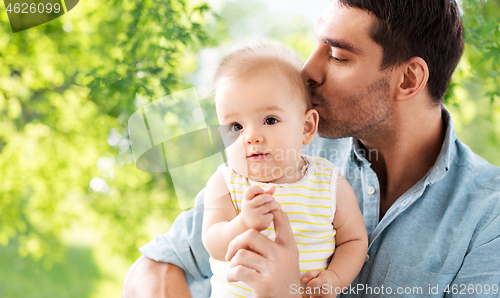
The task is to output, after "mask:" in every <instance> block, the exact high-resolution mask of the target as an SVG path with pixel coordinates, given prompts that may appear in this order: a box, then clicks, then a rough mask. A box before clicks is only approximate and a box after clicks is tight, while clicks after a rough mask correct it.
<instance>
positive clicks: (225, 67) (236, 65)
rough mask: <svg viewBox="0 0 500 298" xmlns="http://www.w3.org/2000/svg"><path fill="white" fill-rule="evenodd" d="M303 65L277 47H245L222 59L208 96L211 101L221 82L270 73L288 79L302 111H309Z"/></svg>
mask: <svg viewBox="0 0 500 298" xmlns="http://www.w3.org/2000/svg"><path fill="white" fill-rule="evenodd" d="M302 66H303V61H302V59H301V58H300V56H299V54H297V53H296V52H294V51H292V50H291V49H289V48H287V47H286V46H284V45H281V44H278V43H274V42H273V43H264V44H263V43H261V44H253V45H247V46H244V47H241V48H238V49H236V50H233V51H232V52H230V53H229V54H228V55H226V56H225V57H224V58H223V59H222V61H221V63H220V64H219V66H218V67H217V70H216V72H215V75H214V79H213V84H212V90H211V94H212V96H213V97H214V98H215V96H216V93H217V88H218V86H219V84H220V82H221V80H222V79H224V78H231V79H234V78H245V77H248V76H252V75H255V74H256V73H258V72H261V71H264V70H267V71H269V70H274V71H276V72H278V73H279V74H281V75H283V76H284V77H285V78H286V79H288V82H284V83H288V84H289V85H290V87H291V88H295V89H296V90H297V91H298V96H299V98H300V99H302V100H303V101H304V105H305V107H306V111H308V110H310V109H311V108H312V106H311V102H310V92H309V88H308V87H307V84H306V82H305V81H304V79H303V78H302V76H301V74H300V71H301V69H302Z"/></svg>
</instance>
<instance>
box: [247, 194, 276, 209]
mask: <svg viewBox="0 0 500 298" xmlns="http://www.w3.org/2000/svg"><path fill="white" fill-rule="evenodd" d="M272 201H275V199H274V197H273V196H272V195H266V194H261V195H257V196H255V198H253V199H252V200H251V201H250V202H249V203H250V204H251V205H252V206H254V207H255V208H257V207H260V206H262V205H264V204H267V203H269V202H272Z"/></svg>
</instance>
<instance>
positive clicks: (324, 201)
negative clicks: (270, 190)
mask: <svg viewBox="0 0 500 298" xmlns="http://www.w3.org/2000/svg"><path fill="white" fill-rule="evenodd" d="M302 157H303V158H304V160H305V161H306V164H307V169H306V171H305V174H304V176H303V177H302V178H301V179H300V180H299V181H297V182H294V183H284V184H274V183H264V182H258V181H254V180H251V179H248V178H246V177H243V176H241V175H239V174H238V173H236V172H235V171H234V170H233V169H232V168H231V167H228V166H227V165H226V164H222V165H220V166H219V167H218V168H217V171H219V172H220V173H221V174H222V176H223V177H224V181H225V183H226V187H227V189H228V191H229V192H230V194H231V200H232V202H233V204H234V207H235V208H236V211H237V213H238V214H239V212H240V211H241V203H242V200H243V192H244V191H245V189H246V188H247V187H248V186H250V185H257V186H259V187H262V188H266V187H268V186H270V185H275V186H276V192H275V193H274V195H273V197H274V198H275V199H276V200H277V201H278V202H279V203H280V204H281V208H282V210H283V211H284V212H286V214H287V215H288V219H289V220H290V225H291V228H292V232H293V235H294V238H295V242H296V243H297V247H298V249H299V253H300V256H299V266H300V276H301V278H302V277H304V275H305V274H306V272H307V271H310V270H315V269H326V268H327V267H328V264H329V262H330V258H331V256H332V255H333V252H334V251H335V229H334V228H333V217H334V215H335V208H336V202H337V200H336V195H337V178H338V175H339V172H340V168H338V167H336V166H334V165H333V164H332V163H330V162H329V161H328V160H326V159H323V158H319V157H309V156H305V155H302ZM261 233H262V234H264V235H266V236H267V237H269V238H270V239H272V240H274V239H275V233H274V226H273V223H272V222H271V224H270V225H269V227H268V228H267V229H266V230H264V231H262V232H261ZM210 267H211V269H212V273H213V276H212V279H211V284H212V295H211V297H213V298H219V297H225V298H229V297H252V289H251V288H250V287H249V286H248V285H246V284H245V283H243V282H236V283H230V282H227V281H226V273H227V272H228V270H229V262H222V261H219V260H215V259H212V258H210ZM301 286H304V285H301Z"/></svg>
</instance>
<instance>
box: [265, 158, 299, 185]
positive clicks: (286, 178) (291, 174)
mask: <svg viewBox="0 0 500 298" xmlns="http://www.w3.org/2000/svg"><path fill="white" fill-rule="evenodd" d="M306 170H307V163H306V162H305V160H304V158H302V157H301V158H300V160H299V161H298V162H297V165H296V167H294V168H292V169H289V170H288V171H286V172H284V173H283V175H281V177H277V178H276V179H274V180H271V181H267V183H276V184H281V183H294V182H297V181H299V180H300V179H301V178H302V177H304V174H305V173H306Z"/></svg>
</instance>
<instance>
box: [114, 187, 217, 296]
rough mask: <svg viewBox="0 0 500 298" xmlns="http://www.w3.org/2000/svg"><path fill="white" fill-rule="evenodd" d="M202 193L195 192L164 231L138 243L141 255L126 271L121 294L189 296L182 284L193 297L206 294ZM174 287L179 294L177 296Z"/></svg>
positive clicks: (206, 264)
mask: <svg viewBox="0 0 500 298" xmlns="http://www.w3.org/2000/svg"><path fill="white" fill-rule="evenodd" d="M203 194H204V191H203V190H202V191H200V193H198V195H197V196H196V199H195V206H194V207H193V208H191V209H190V210H188V211H184V212H182V213H181V214H180V215H179V216H178V217H177V218H176V219H175V222H174V223H173V224H172V226H171V227H170V230H169V231H168V233H166V234H163V235H158V236H156V238H155V239H153V240H152V241H151V242H150V243H148V244H147V245H145V246H143V247H141V249H140V250H141V252H142V254H143V256H142V257H141V258H139V259H138V260H137V261H136V263H134V265H132V267H131V268H130V270H129V272H128V275H127V278H126V280H125V283H124V286H123V296H124V297H160V298H162V297H190V295H189V292H185V285H186V284H187V285H188V286H189V289H190V290H191V295H192V296H194V297H196V298H202V297H208V296H209V295H210V277H211V276H212V272H211V271H210V264H209V262H208V258H209V255H208V252H207V251H206V249H205V247H204V246H203V244H202V242H201V226H202V223H203V208H204V204H203ZM167 263H168V264H167ZM186 282H187V283H186ZM178 290H180V291H182V293H183V294H182V295H180V296H178V295H177V294H176V293H177V292H178ZM157 293H159V294H158V295H160V294H161V293H165V295H167V294H168V295H173V296H158V295H157ZM150 295H153V296H150ZM176 295H177V296H176Z"/></svg>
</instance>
